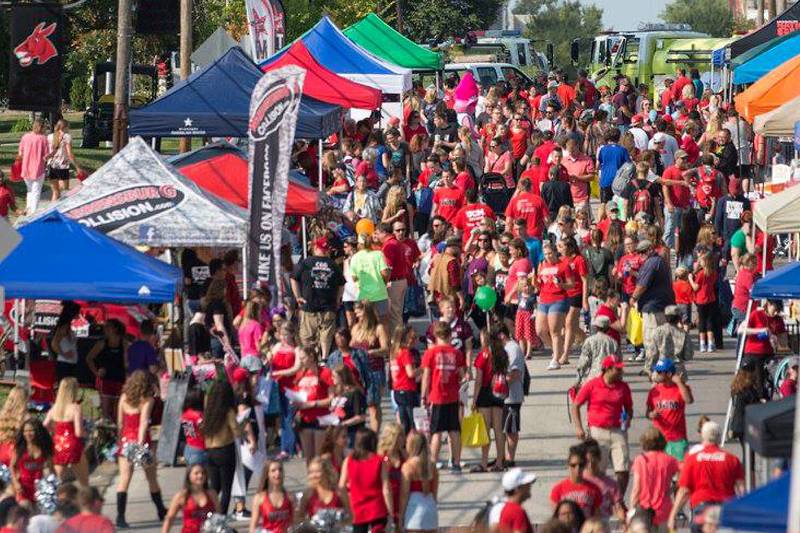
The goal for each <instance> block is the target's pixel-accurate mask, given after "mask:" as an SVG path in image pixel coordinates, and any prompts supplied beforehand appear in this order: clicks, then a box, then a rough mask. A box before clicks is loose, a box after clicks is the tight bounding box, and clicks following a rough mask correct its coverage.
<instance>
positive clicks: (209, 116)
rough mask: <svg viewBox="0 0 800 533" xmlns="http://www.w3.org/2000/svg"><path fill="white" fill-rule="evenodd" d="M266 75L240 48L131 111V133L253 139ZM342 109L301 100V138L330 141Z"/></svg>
mask: <svg viewBox="0 0 800 533" xmlns="http://www.w3.org/2000/svg"><path fill="white" fill-rule="evenodd" d="M263 75H264V73H263V72H261V70H260V69H259V68H258V67H257V66H256V65H255V63H253V61H252V60H250V58H249V57H247V56H246V55H245V53H244V51H243V50H242V49H241V48H239V47H238V46H237V47H233V48H231V49H230V50H228V51H227V52H226V53H225V55H223V56H222V57H221V58H219V59H218V60H216V61H214V62H213V63H211V64H210V65H209V66H207V67H206V68H204V69H202V70H199V71H197V72H195V73H194V74H192V75H191V76H189V78H188V79H186V80H182V81H180V82H179V83H176V84H175V85H174V86H173V87H172V88H171V89H170V90H169V91H167V92H166V93H164V94H163V95H161V96H160V97H159V98H158V99H156V100H154V101H153V102H152V103H150V104H148V105H146V106H144V107H140V108H139V109H134V110H131V113H130V124H131V125H130V133H131V135H143V136H146V137H247V122H248V119H249V117H250V96H251V95H252V93H253V89H255V86H256V83H258V80H260V79H261V77H262V76H263ZM341 114H342V110H341V108H340V107H338V106H335V105H331V104H326V103H324V102H320V101H319V100H315V99H313V98H310V97H308V96H303V98H302V99H301V101H300V110H299V116H298V118H297V129H296V131H295V137H296V138H298V139H324V138H326V137H328V136H329V135H331V134H332V133H334V132H336V131H338V130H339V128H340V127H341Z"/></svg>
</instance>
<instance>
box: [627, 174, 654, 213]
mask: <svg viewBox="0 0 800 533" xmlns="http://www.w3.org/2000/svg"><path fill="white" fill-rule="evenodd" d="M660 190H661V187H659V186H658V185H656V184H655V183H652V182H649V181H647V180H646V179H645V180H640V179H638V178H637V179H632V180H631V181H629V182H628V184H627V185H626V186H625V188H624V189H623V190H622V197H623V198H625V199H626V200H627V201H628V213H627V214H628V216H630V217H632V216H634V215H636V209H637V208H636V198H637V196H638V197H639V199H640V200H641V201H640V204H643V203H645V196H646V195H640V194H639V195H637V193H638V192H639V191H647V192H648V193H649V194H650V207H649V208H647V209H646V210H644V212H645V213H647V214H648V215H649V216H650V221H651V222H652V221H653V220H655V218H654V217H655V214H656V208H657V206H658V194H659V191H660ZM639 211H642V209H641V208H640V209H639Z"/></svg>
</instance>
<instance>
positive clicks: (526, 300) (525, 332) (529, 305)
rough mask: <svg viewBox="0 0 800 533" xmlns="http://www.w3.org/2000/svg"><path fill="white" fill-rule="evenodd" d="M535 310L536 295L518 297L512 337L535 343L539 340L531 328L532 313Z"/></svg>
mask: <svg viewBox="0 0 800 533" xmlns="http://www.w3.org/2000/svg"><path fill="white" fill-rule="evenodd" d="M535 309H536V295H533V294H529V295H528V296H524V295H522V294H520V295H519V303H518V304H517V316H516V318H515V319H514V337H515V338H516V339H517V340H518V341H519V340H521V339H525V340H526V341H528V342H531V343H535V342H537V341H538V340H539V338H538V337H537V336H536V332H535V331H534V327H533V313H534V310H535Z"/></svg>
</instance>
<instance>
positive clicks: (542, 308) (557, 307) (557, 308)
mask: <svg viewBox="0 0 800 533" xmlns="http://www.w3.org/2000/svg"><path fill="white" fill-rule="evenodd" d="M567 311H569V298H564V299H563V300H558V301H557V302H552V303H549V304H546V303H542V302H541V301H540V302H539V303H537V304H536V312H537V313H543V314H545V315H549V314H553V313H561V314H562V315H566V314H567Z"/></svg>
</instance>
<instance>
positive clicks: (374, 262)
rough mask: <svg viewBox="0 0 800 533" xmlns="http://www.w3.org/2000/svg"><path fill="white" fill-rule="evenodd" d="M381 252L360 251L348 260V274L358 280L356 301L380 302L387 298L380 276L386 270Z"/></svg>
mask: <svg viewBox="0 0 800 533" xmlns="http://www.w3.org/2000/svg"><path fill="white" fill-rule="evenodd" d="M388 268H389V267H388V266H386V260H385V259H384V258H383V252H381V251H379V250H374V251H368V250H360V251H359V252H357V253H356V254H355V255H354V256H353V257H352V259H350V273H351V274H352V275H353V276H354V277H355V278H356V279H357V280H358V299H359V300H367V301H370V302H380V301H381V300H386V299H388V298H389V293H388V292H387V290H386V282H385V281H383V276H382V275H381V271H382V270H388Z"/></svg>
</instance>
